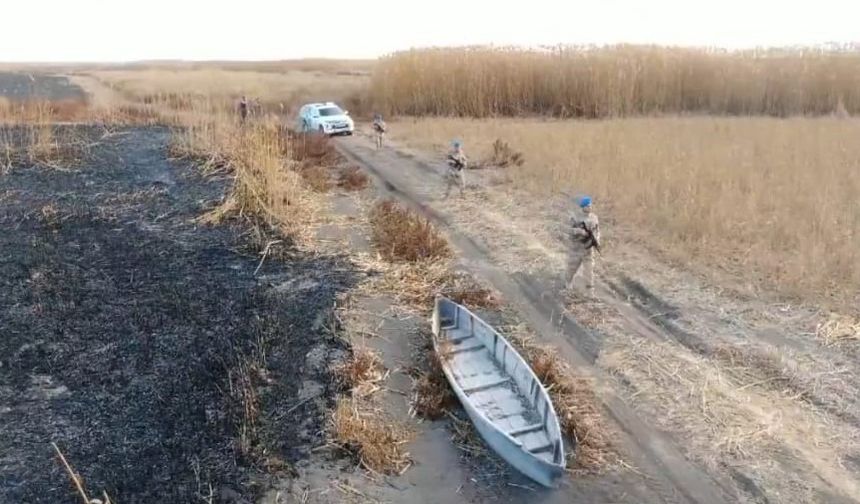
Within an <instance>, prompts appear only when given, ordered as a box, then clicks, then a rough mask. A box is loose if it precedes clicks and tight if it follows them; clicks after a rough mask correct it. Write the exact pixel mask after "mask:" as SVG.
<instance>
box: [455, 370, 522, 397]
mask: <svg viewBox="0 0 860 504" xmlns="http://www.w3.org/2000/svg"><path fill="white" fill-rule="evenodd" d="M510 382H511V377H510V376H502V375H499V374H495V375H494V374H492V373H490V374H487V378H486V379H484V380H483V381H480V380H475V381H474V382H473V383H472V385H470V386H469V387H463V392H465V393H466V394H467V395H468V394H471V393H472V392H478V391H481V390H489V389H491V388H495V387H501V386H503V385H507V384H508V383H510Z"/></svg>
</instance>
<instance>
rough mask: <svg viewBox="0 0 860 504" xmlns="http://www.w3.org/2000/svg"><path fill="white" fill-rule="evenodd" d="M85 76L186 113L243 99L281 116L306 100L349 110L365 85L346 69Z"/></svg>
mask: <svg viewBox="0 0 860 504" xmlns="http://www.w3.org/2000/svg"><path fill="white" fill-rule="evenodd" d="M88 75H91V76H94V77H96V78H97V79H99V80H101V81H102V82H104V83H107V84H109V85H110V86H111V87H113V88H114V89H115V90H117V91H120V92H122V93H124V94H126V95H127V96H130V97H133V98H135V99H139V100H142V101H144V102H145V103H158V102H165V103H167V104H169V105H171V106H173V108H188V107H190V106H191V104H194V103H196V104H207V105H218V106H221V107H224V108H229V107H233V108H235V104H236V100H237V99H238V98H239V97H240V96H242V95H246V96H247V97H248V99H249V100H256V101H257V102H259V103H260V105H261V106H264V107H266V108H268V109H271V110H274V111H280V105H281V104H283V105H284V108H285V110H286V111H290V110H291V109H292V107H294V106H296V105H298V104H300V103H299V102H304V101H318V100H339V101H344V103H347V104H350V105H351V104H353V103H355V100H356V99H357V98H356V97H358V96H359V95H360V94H361V92H363V90H364V89H365V88H366V87H367V84H368V80H369V78H368V77H367V75H364V74H362V73H359V72H353V71H349V70H342V71H339V72H337V71H334V72H330V73H329V72H322V71H309V70H287V71H284V72H272V71H255V70H228V69H222V68H211V67H205V68H154V69H145V70H99V71H93V72H89V73H88ZM350 100H352V101H350Z"/></svg>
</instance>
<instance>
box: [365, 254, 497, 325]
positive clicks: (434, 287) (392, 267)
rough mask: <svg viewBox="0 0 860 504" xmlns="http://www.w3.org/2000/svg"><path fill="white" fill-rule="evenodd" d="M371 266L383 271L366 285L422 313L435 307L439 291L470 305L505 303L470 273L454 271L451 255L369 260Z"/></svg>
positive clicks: (397, 302) (486, 306) (369, 266)
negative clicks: (434, 258) (401, 259)
mask: <svg viewBox="0 0 860 504" xmlns="http://www.w3.org/2000/svg"><path fill="white" fill-rule="evenodd" d="M366 266H367V267H368V268H371V269H374V270H377V271H382V272H383V274H382V275H379V276H377V277H374V278H371V280H370V281H369V282H368V283H367V284H366V285H365V288H366V289H368V290H370V291H372V292H384V293H386V294H388V295H390V296H392V298H393V299H394V301H395V304H396V305H397V306H399V307H404V308H406V309H408V310H412V311H415V312H418V313H427V312H429V311H430V310H432V309H433V302H434V299H435V298H436V295H443V296H446V297H448V298H450V299H453V300H455V301H457V302H460V303H463V304H465V305H466V306H468V307H469V308H488V309H495V308H498V307H499V306H500V305H501V296H500V295H499V294H498V293H497V292H496V291H494V290H493V289H491V288H488V287H486V286H485V285H483V284H481V283H480V282H478V281H476V280H475V278H474V277H472V276H471V275H469V274H466V273H462V272H457V271H453V270H452V269H451V264H450V261H449V260H448V259H439V260H433V261H420V262H416V263H408V262H394V263H391V262H386V261H378V260H375V261H368V264H366Z"/></svg>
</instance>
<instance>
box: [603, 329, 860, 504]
mask: <svg viewBox="0 0 860 504" xmlns="http://www.w3.org/2000/svg"><path fill="white" fill-rule="evenodd" d="M725 354H726V355H725V357H724V358H722V359H707V358H705V357H703V356H701V355H697V354H694V353H691V352H689V351H687V350H685V349H679V348H678V347H677V346H675V345H672V344H671V343H663V342H654V341H650V340H645V339H640V338H631V339H629V340H627V339H625V340H623V341H617V342H616V343H615V344H613V345H612V346H611V347H609V348H608V349H607V350H606V352H604V354H603V355H602V356H601V362H600V363H601V365H602V366H603V367H605V368H607V369H608V370H609V371H611V372H613V373H614V374H616V375H618V376H619V377H620V378H621V382H622V383H624V384H625V386H626V387H628V388H629V390H630V394H631V395H630V397H631V400H635V401H636V404H637V407H639V408H642V409H643V414H646V415H649V416H651V417H653V418H654V420H655V422H657V424H658V426H659V427H661V428H663V429H667V430H669V431H672V432H674V433H675V434H676V435H678V436H679V437H680V438H681V439H682V442H683V446H684V448H685V450H687V453H688V455H689V456H691V457H693V458H695V459H698V460H700V461H702V462H704V463H705V464H707V465H709V466H711V467H715V468H716V467H726V466H738V465H740V466H743V467H746V468H747V469H746V470H748V471H749V472H751V473H752V477H754V478H755V480H756V481H757V482H758V484H759V486H761V487H762V488H763V490H764V491H765V492H766V494H768V495H771V494H772V495H780V494H783V492H787V491H791V489H793V488H794V489H796V488H798V487H797V486H796V485H798V484H801V485H802V486H801V488H803V485H806V483H807V482H809V481H813V480H816V481H824V482H826V483H824V484H822V485H819V484H817V483H814V484H812V486H813V487H817V488H838V489H839V490H840V491H841V492H843V493H844V495H851V496H854V497H855V498H856V496H857V495H860V494H858V492H860V483H858V482H857V481H856V479H855V478H854V477H852V476H851V474H850V472H848V471H847V470H846V469H845V468H844V467H843V466H841V465H840V463H839V460H840V459H841V458H842V457H843V456H845V455H846V454H850V453H853V452H854V450H856V447H857V446H858V444H857V443H858V439H860V438H858V432H857V429H856V427H855V426H852V425H848V424H844V423H842V422H839V421H834V420H832V419H831V420H828V421H826V422H823V421H822V416H820V415H819V414H818V413H816V412H815V411H813V410H812V409H811V408H809V407H808V406H806V405H804V404H803V403H800V402H797V401H796V398H797V395H796V394H791V391H790V390H789V391H788V392H789V393H787V394H785V393H782V390H781V389H782V387H776V388H774V387H772V386H771V384H772V382H770V381H767V380H762V377H763V376H764V377H766V376H768V375H773V376H776V377H777V378H778V379H779V380H783V376H784V373H782V372H781V371H779V370H778V369H774V370H770V371H768V370H765V371H762V370H759V369H749V366H760V365H765V366H773V365H774V363H773V362H771V361H770V359H768V358H767V357H764V358H761V357H756V356H752V357H751V358H750V357H748V356H749V355H750V352H746V351H741V352H736V351H731V350H729V351H726V352H725ZM761 362H764V364H760V363H761ZM774 392H776V393H774ZM761 460H772V461H775V463H773V464H760V463H758V462H759V461H761ZM810 472H814V473H815V476H812V475H811V474H810ZM806 488H808V486H806ZM798 500H799V501H805V500H804V499H803V498H798Z"/></svg>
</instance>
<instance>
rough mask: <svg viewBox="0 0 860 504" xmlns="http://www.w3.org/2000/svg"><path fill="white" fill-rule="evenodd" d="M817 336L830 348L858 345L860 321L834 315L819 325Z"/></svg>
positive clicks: (859, 340)
mask: <svg viewBox="0 0 860 504" xmlns="http://www.w3.org/2000/svg"><path fill="white" fill-rule="evenodd" d="M815 335H816V336H817V337H818V338H819V339H820V340H821V341H823V342H824V344H825V345H828V346H836V345H845V344H850V343H853V344H858V343H860V320H858V319H857V318H855V317H851V316H845V315H838V314H835V313H833V314H831V315H830V316H829V317H828V318H827V320H825V321H824V322H822V323H820V324H819V325H818V327H817V328H816V330H815Z"/></svg>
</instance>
